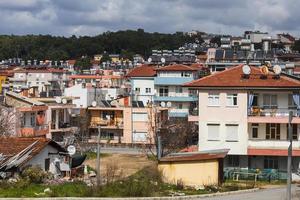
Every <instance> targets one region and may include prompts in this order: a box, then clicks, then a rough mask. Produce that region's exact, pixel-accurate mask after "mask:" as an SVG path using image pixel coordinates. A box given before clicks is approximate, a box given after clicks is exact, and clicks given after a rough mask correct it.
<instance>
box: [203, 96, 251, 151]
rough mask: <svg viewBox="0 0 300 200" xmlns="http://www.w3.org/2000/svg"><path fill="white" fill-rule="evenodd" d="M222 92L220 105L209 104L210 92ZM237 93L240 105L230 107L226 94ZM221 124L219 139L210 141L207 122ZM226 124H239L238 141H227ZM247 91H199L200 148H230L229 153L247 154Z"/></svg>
mask: <svg viewBox="0 0 300 200" xmlns="http://www.w3.org/2000/svg"><path fill="white" fill-rule="evenodd" d="M209 92H213V93H214V94H220V106H214V107H211V106H208V94H209ZM227 93H237V94H238V105H237V106H236V107H228V106H227V105H226V96H227V95H226V94H227ZM209 123H213V124H220V128H219V130H220V132H219V139H218V140H217V141H208V134H209V133H208V127H207V124H209ZM226 124H238V141H235V142H228V141H226V127H225V126H226ZM247 131H248V130H247V93H246V92H245V91H236V90H232V91H230V90H228V91H208V90H206V91H205V90H202V91H201V90H200V91H199V150H212V149H221V148H228V149H230V151H229V154H235V155H246V154H247V145H248V134H247Z"/></svg>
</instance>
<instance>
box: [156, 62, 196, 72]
mask: <svg viewBox="0 0 300 200" xmlns="http://www.w3.org/2000/svg"><path fill="white" fill-rule="evenodd" d="M197 70H199V68H197V67H195V66H188V65H182V64H174V65H168V66H165V67H161V68H158V69H156V71H197Z"/></svg>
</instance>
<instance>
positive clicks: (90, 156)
mask: <svg viewBox="0 0 300 200" xmlns="http://www.w3.org/2000/svg"><path fill="white" fill-rule="evenodd" d="M85 154H86V159H88V160H93V159H97V152H93V151H88V152H86V153H85ZM108 156H111V154H109V153H100V158H104V157H108Z"/></svg>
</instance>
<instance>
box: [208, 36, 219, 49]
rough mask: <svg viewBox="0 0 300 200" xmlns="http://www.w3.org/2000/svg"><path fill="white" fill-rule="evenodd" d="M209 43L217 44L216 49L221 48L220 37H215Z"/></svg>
mask: <svg viewBox="0 0 300 200" xmlns="http://www.w3.org/2000/svg"><path fill="white" fill-rule="evenodd" d="M210 43H213V44H217V45H218V47H220V46H221V37H220V36H215V37H213V38H211V40H210Z"/></svg>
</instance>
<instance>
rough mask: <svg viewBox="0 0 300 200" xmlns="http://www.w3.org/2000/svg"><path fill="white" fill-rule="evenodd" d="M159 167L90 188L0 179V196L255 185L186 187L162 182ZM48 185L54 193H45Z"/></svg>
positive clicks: (230, 185) (155, 192)
mask: <svg viewBox="0 0 300 200" xmlns="http://www.w3.org/2000/svg"><path fill="white" fill-rule="evenodd" d="M161 177H162V176H161V174H160V172H158V170H157V168H155V167H146V168H144V169H143V170H140V171H138V172H137V173H135V174H134V175H132V176H129V177H127V178H124V179H122V180H118V181H115V182H113V183H109V184H107V185H104V186H101V187H88V186H87V185H86V184H85V183H83V182H72V183H63V184H56V185H45V184H28V183H26V182H25V181H23V180H22V179H21V181H19V182H18V183H14V184H12V183H5V182H2V183H1V182H0V197H29V198H30V197H146V196H148V197H153V196H169V195H171V194H176V193H184V194H185V195H197V194H207V193H214V192H218V191H219V192H225V191H233V190H239V189H248V188H251V187H250V186H249V185H244V184H238V183H237V182H232V181H227V182H226V183H225V184H224V185H223V186H222V187H215V186H211V187H209V186H207V187H206V188H205V189H203V190H195V189H193V188H183V187H182V186H180V185H170V184H165V183H163V182H162V179H161ZM46 188H50V190H51V192H49V193H44V190H45V189H46Z"/></svg>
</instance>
